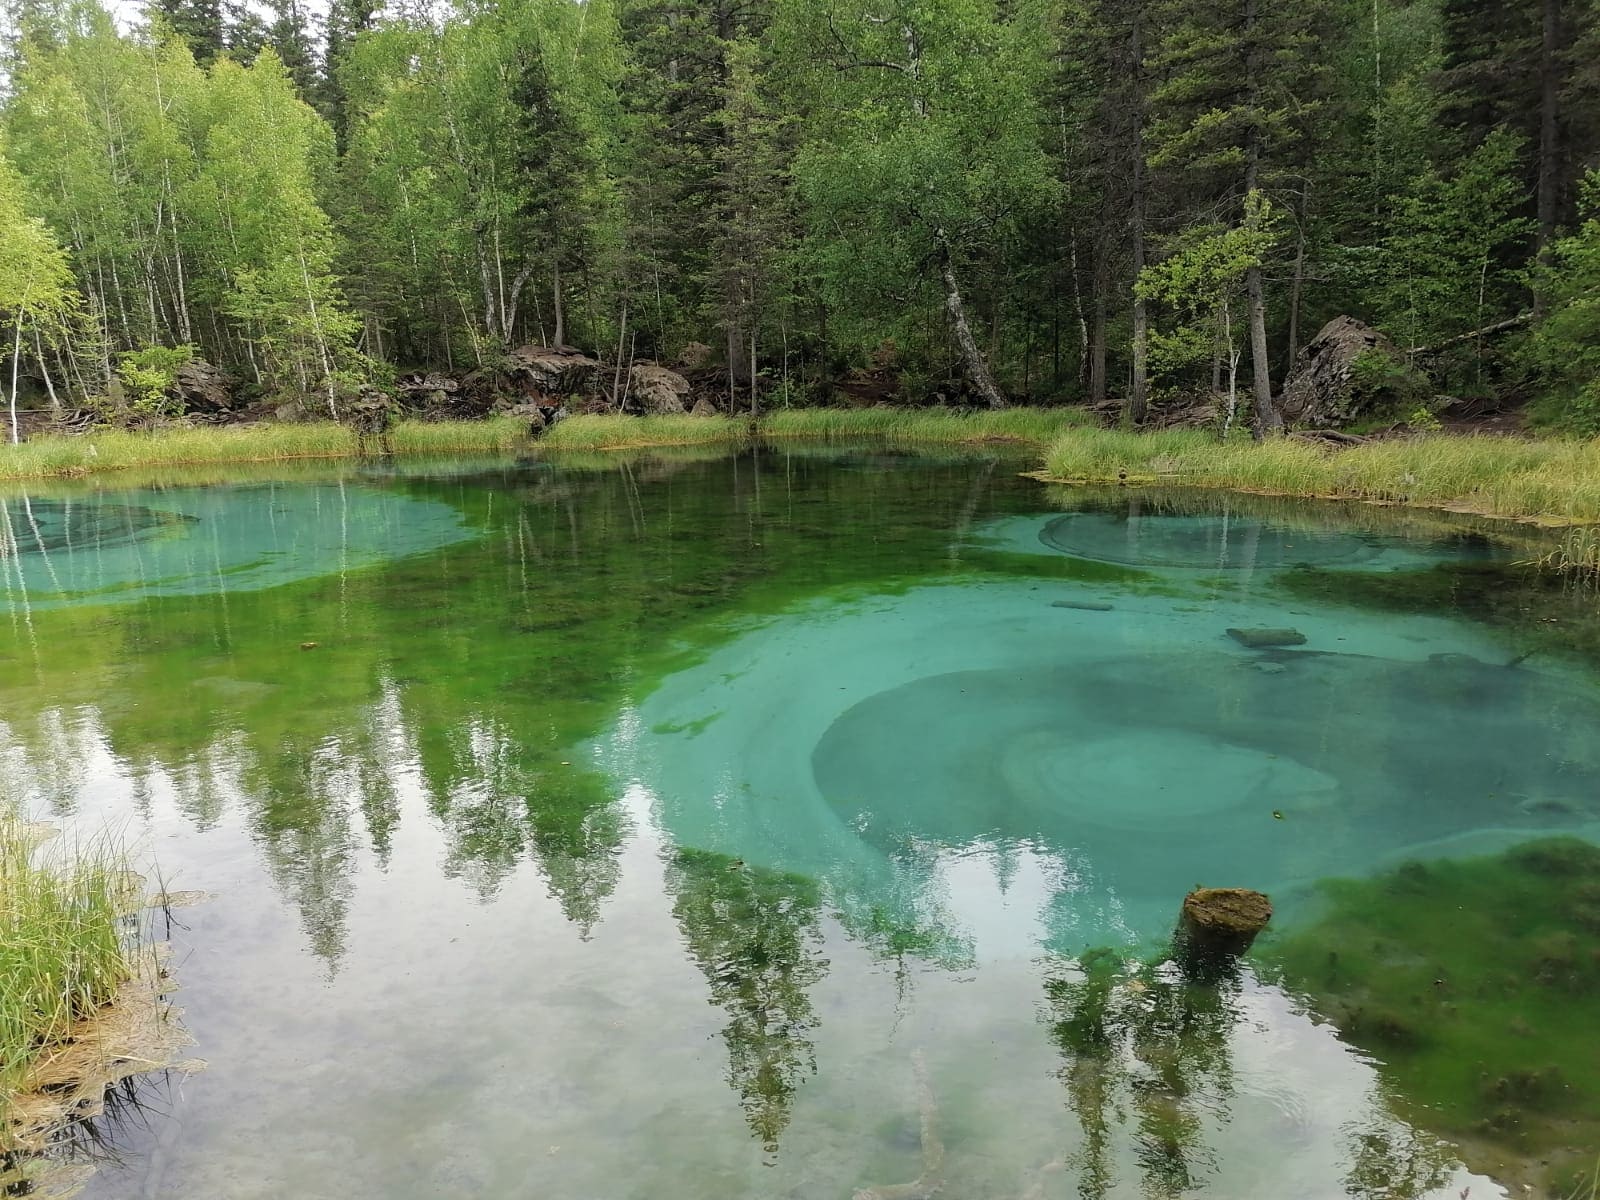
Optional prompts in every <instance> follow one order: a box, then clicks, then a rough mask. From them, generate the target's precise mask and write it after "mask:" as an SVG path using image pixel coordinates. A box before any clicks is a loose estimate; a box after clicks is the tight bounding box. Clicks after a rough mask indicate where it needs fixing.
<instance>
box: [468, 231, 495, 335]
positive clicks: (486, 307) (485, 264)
mask: <svg viewBox="0 0 1600 1200" xmlns="http://www.w3.org/2000/svg"><path fill="white" fill-rule="evenodd" d="M473 240H474V241H475V242H477V248H478V278H479V280H480V282H482V284H483V324H484V328H485V329H487V330H488V332H489V336H490V337H498V336H499V331H498V330H497V329H496V328H495V322H496V318H497V317H498V316H499V311H498V309H497V308H496V307H495V302H494V275H493V272H491V271H490V269H489V255H488V253H487V252H486V251H485V250H484V248H483V234H481V233H479V234H477V235H476V237H475V238H474V239H473Z"/></svg>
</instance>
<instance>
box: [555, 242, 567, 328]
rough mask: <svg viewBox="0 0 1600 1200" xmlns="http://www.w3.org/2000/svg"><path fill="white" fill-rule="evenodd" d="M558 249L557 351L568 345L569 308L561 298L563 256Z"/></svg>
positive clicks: (556, 261)
mask: <svg viewBox="0 0 1600 1200" xmlns="http://www.w3.org/2000/svg"><path fill="white" fill-rule="evenodd" d="M556 249H557V253H556V256H555V287H554V288H553V289H552V290H553V299H554V303H555V313H554V317H555V322H556V338H555V346H556V349H558V350H559V349H560V348H561V347H562V346H565V345H566V344H567V308H566V304H565V303H564V302H563V300H562V297H561V254H560V247H559V246H558V247H557V248H556Z"/></svg>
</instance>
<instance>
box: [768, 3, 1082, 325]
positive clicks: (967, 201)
mask: <svg viewBox="0 0 1600 1200" xmlns="http://www.w3.org/2000/svg"><path fill="white" fill-rule="evenodd" d="M1030 18H1031V19H1037V14H1036V13H1035V10H1034V9H1033V8H1031V7H1030V6H1029V5H1026V4H1025V5H1022V6H1020V7H1015V8H1011V9H1002V8H1001V7H1000V6H997V5H995V4H992V3H990V2H989V0H910V2H909V3H906V4H904V5H901V6H899V7H898V8H897V10H896V11H895V13H894V14H893V15H892V16H891V17H890V18H889V19H887V20H885V19H881V18H880V16H879V15H878V13H877V11H876V10H875V9H873V8H872V7H871V6H863V5H860V4H857V5H854V6H846V7H845V8H842V9H841V8H839V7H838V6H836V5H835V6H829V5H827V4H822V3H818V2H816V0H792V2H791V3H789V4H787V5H786V6H785V7H784V8H783V9H781V10H780V32H779V37H780V39H781V40H780V46H782V47H783V48H784V50H785V51H786V53H787V54H788V56H789V58H790V61H791V62H792V63H793V64H794V71H795V83H794V88H795V103H796V104H797V105H801V106H804V107H805V109H806V110H807V112H808V116H809V119H808V121H807V122H806V125H805V127H804V129H803V141H802V144H801V147H800V150H799V153H798V156H797V158H796V162H795V177H796V183H797V186H798V189H799V196H800V199H801V201H802V204H803V209H804V213H805V216H806V240H805V243H804V249H803V252H804V255H805V259H806V262H807V265H808V266H809V268H810V270H811V271H812V273H813V274H814V276H815V278H816V280H817V286H818V288H819V291H820V293H821V296H822V298H823V301H824V302H825V303H826V304H828V305H829V307H830V309H831V311H832V312H833V313H834V320H833V325H832V328H833V330H834V331H835V336H836V337H837V338H838V339H839V340H840V341H841V342H842V343H844V344H845V345H847V346H849V347H850V348H851V349H852V350H854V351H855V352H856V353H859V354H863V355H864V354H866V353H867V352H868V351H869V350H870V349H871V348H872V347H875V346H877V345H878V344H880V343H881V342H883V341H884V340H885V339H886V338H893V339H895V340H896V341H897V342H898V343H899V344H901V345H902V346H911V347H919V348H921V347H925V346H926V345H927V344H928V342H929V340H930V338H932V339H936V340H938V341H941V342H942V341H943V338H944V333H943V330H944V313H943V307H942V306H943V304H944V301H945V292H944V289H943V285H942V284H941V282H940V278H939V271H940V266H941V263H942V262H943V261H944V260H945V258H946V256H948V258H949V259H951V260H953V265H954V267H955V268H956V270H957V273H958V276H960V277H965V278H970V277H971V274H972V269H973V268H974V267H975V266H977V267H981V266H982V265H983V264H987V263H991V262H993V261H994V259H995V257H996V255H997V254H999V253H1001V251H1002V248H1003V247H1004V246H1005V245H1006V243H1007V242H1008V241H1010V240H1012V239H1015V238H1016V237H1017V236H1018V234H1019V232H1020V229H1021V228H1022V226H1023V225H1024V224H1025V223H1026V222H1027V221H1029V220H1032V219H1037V218H1038V217H1039V216H1040V215H1042V214H1043V213H1044V212H1046V211H1047V210H1048V205H1049V204H1050V203H1051V201H1052V200H1053V198H1054V196H1055V186H1054V184H1053V182H1052V180H1051V173H1050V166H1049V161H1048V159H1047V158H1046V157H1045V154H1044V151H1043V147H1042V146H1041V144H1040V141H1039V132H1040V129H1041V128H1042V126H1043V123H1044V115H1043V113H1042V112H1041V111H1040V109H1039V83H1040V81H1041V79H1042V75H1043V71H1044V68H1045V65H1046V59H1045V56H1044V53H1043V51H1044V47H1043V45H1042V44H1041V42H1040V39H1039V38H1038V37H1037V36H1036V28H1035V27H1034V26H1033V24H1032V22H1031V20H1030ZM802 45H807V46H823V47H828V48H829V49H827V50H825V51H824V54H823V55H822V56H820V57H819V56H816V55H812V54H808V53H804V52H802V50H801V49H800V47H801V46H802Z"/></svg>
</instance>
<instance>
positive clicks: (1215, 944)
mask: <svg viewBox="0 0 1600 1200" xmlns="http://www.w3.org/2000/svg"><path fill="white" fill-rule="evenodd" d="M1270 920H1272V901H1271V900H1269V899H1268V898H1267V897H1266V895H1264V894H1263V893H1261V892H1256V891H1251V890H1250V889H1249V888H1196V889H1195V890H1194V891H1192V892H1190V893H1189V894H1188V895H1187V896H1185V897H1184V898H1183V911H1182V913H1181V914H1180V915H1179V917H1178V928H1177V931H1176V932H1175V933H1174V934H1173V938H1172V948H1173V957H1174V958H1175V959H1176V960H1177V963H1178V966H1179V967H1180V968H1181V969H1182V970H1183V972H1184V974H1185V975H1187V976H1188V977H1189V978H1190V979H1192V980H1194V981H1195V982H1197V983H1214V982H1216V981H1218V980H1220V979H1224V978H1226V977H1228V976H1229V975H1231V974H1232V973H1233V972H1234V970H1235V969H1236V967H1237V964H1238V960H1239V958H1240V956H1241V955H1243V954H1244V953H1245V951H1247V950H1249V949H1250V946H1251V943H1253V942H1254V941H1255V940H1256V935H1257V934H1258V933H1260V932H1261V931H1262V930H1263V929H1265V928H1266V927H1267V922H1268V921H1270Z"/></svg>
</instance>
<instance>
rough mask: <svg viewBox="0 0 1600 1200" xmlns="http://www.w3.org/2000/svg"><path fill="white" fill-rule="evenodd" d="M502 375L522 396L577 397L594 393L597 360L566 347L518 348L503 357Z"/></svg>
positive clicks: (598, 369)
mask: <svg viewBox="0 0 1600 1200" xmlns="http://www.w3.org/2000/svg"><path fill="white" fill-rule="evenodd" d="M506 360H507V361H506V367H505V372H506V375H507V376H508V377H509V379H510V381H511V382H512V384H513V385H515V386H516V388H517V390H518V391H520V392H522V393H523V394H525V395H544V396H555V397H565V396H576V395H581V394H584V393H587V392H591V391H594V390H595V379H596V376H597V374H598V373H599V371H600V370H601V367H602V365H603V364H602V363H601V362H600V360H599V359H596V358H590V357H589V356H588V355H587V354H584V353H581V352H580V351H577V350H573V349H571V348H570V347H567V346H521V347H518V348H517V349H515V350H513V351H511V352H510V353H509V354H508V355H507V356H506Z"/></svg>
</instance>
